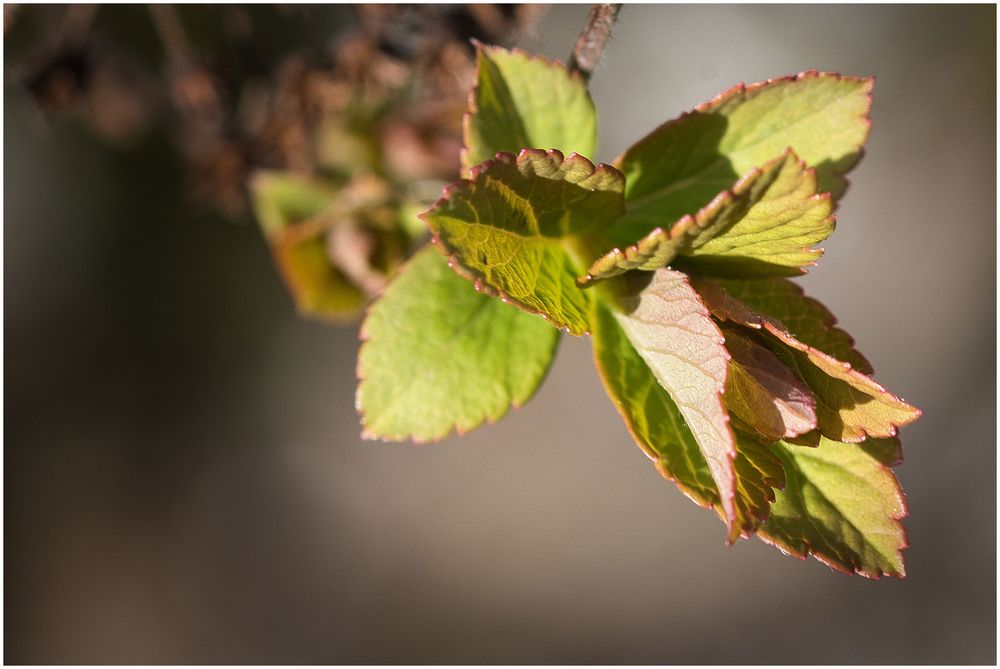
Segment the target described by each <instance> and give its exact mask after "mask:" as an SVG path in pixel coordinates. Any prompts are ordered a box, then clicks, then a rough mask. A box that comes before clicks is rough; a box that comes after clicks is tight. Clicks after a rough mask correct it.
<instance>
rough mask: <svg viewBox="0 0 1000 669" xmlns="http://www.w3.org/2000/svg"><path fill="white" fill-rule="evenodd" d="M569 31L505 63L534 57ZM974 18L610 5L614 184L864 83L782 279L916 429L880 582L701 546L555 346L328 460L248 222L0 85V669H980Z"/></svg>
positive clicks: (992, 207)
mask: <svg viewBox="0 0 1000 669" xmlns="http://www.w3.org/2000/svg"><path fill="white" fill-rule="evenodd" d="M585 14H586V7H585V6H583V5H567V6H558V7H556V8H553V9H552V10H551V11H550V12H549V13H548V14H547V15H546V17H545V18H544V20H543V22H542V30H541V31H540V33H539V34H540V35H541V36H542V37H540V38H538V39H534V40H531V39H529V40H527V41H526V42H525V43H524V46H526V47H528V48H531V49H535V50H538V51H541V52H543V53H545V54H548V55H551V56H557V57H565V56H566V55H567V54H568V52H569V49H570V47H571V45H572V42H573V40H574V38H575V36H576V34H577V32H578V30H579V28H580V26H581V25H582V22H583V19H584V16H585ZM124 15H125V16H126V17H127V16H128V14H127V13H126V14H124ZM338 20H340V19H339V18H338V14H337V13H336V12H335V11H330V12H329V13H327V12H326V11H323V10H318V11H317V12H316V13H315V14H313V15H312V18H310V20H309V21H308V27H309V30H310V31H311V32H310V35H312V36H313V37H315V36H316V35H322V34H323V31H324V30H325V29H327V28H330V29H332V28H333V27H335V24H336V21H338ZM324 22H325V23H324ZM995 26H996V8H995V7H994V6H984V5H980V6H932V5H922V6H904V5H893V6H859V5H846V6H803V7H797V6H787V5H783V6H752V5H743V6H698V7H691V6H682V5H678V6H672V5H668V6H655V5H641V6H626V7H625V9H624V10H623V12H622V14H621V17H620V21H619V23H618V25H617V27H616V29H615V33H614V39H613V41H612V43H611V44H610V45H609V47H608V48H607V50H606V52H605V55H604V59H603V61H602V63H601V65H600V67H599V69H598V71H597V73H596V75H595V76H594V78H593V81H592V90H593V95H594V97H595V99H596V102H597V106H598V109H599V113H600V122H601V144H600V155H599V156H598V158H600V159H602V160H610V159H612V158H613V157H614V156H615V155H617V154H618V152H619V151H620V150H621V149H623V148H624V147H626V146H627V145H628V144H629V143H631V142H632V141H634V140H635V139H637V138H639V137H640V136H642V135H643V134H645V133H646V132H647V131H648V130H649V129H651V128H652V127H654V126H655V125H657V124H658V123H660V122H661V121H663V120H665V119H667V118H670V117H673V116H675V115H677V114H678V113H680V112H681V111H683V110H685V109H688V108H690V107H692V106H694V105H695V104H697V103H698V102H700V101H702V100H705V99H708V98H710V97H711V96H713V95H714V94H715V93H717V92H719V91H720V90H722V89H724V88H726V87H728V86H730V85H732V84H734V83H736V82H738V81H748V82H749V81H756V80H760V79H764V78H767V77H770V76H776V75H781V74H787V73H794V72H797V71H800V70H803V69H808V68H818V69H822V70H833V71H841V72H844V73H850V74H857V75H868V74H874V75H876V76H877V77H878V79H877V84H876V92H875V106H874V110H873V112H872V118H873V119H874V129H873V133H872V136H871V140H870V142H869V144H868V147H867V155H866V157H865V159H864V160H863V161H862V163H861V165H860V166H859V167H858V168H857V169H856V170H855V172H854V173H853V176H852V182H853V183H852V186H851V188H850V191H849V192H848V194H847V196H846V197H845V199H844V200H843V204H842V206H841V208H840V210H839V225H838V229H837V231H836V232H835V233H834V235H833V236H832V238H831V239H830V240H828V242H827V243H826V248H827V253H826V256H825V258H824V259H823V261H822V262H821V264H820V266H819V267H818V268H816V269H815V270H814V271H813V272H812V273H811V274H810V275H809V276H807V277H805V278H804V280H803V283H804V284H805V286H806V287H807V289H808V290H809V291H810V292H811V294H813V295H814V296H816V297H818V298H820V299H821V300H822V301H824V302H825V303H826V304H827V305H828V306H829V307H830V308H831V309H832V310H833V311H834V313H836V314H837V315H838V316H839V318H840V321H841V324H842V325H843V326H844V327H845V328H846V329H847V330H848V331H849V332H851V333H852V334H853V335H854V337H855V339H856V340H857V342H858V345H859V348H860V349H861V350H862V351H864V352H865V354H866V355H867V356H868V357H869V358H870V359H871V360H872V361H873V363H874V365H875V368H876V377H877V378H878V379H879V380H880V381H881V382H883V383H884V384H886V385H887V386H888V387H889V388H891V389H893V390H895V391H896V392H898V393H900V394H901V395H902V396H904V397H905V398H906V399H907V400H910V401H912V402H913V403H915V404H916V405H917V406H919V407H921V408H922V409H923V410H924V412H925V415H924V417H923V419H922V420H920V421H919V422H918V423H917V424H915V425H913V426H911V427H909V428H907V429H906V430H904V433H903V437H904V446H905V453H906V462H905V464H903V465H902V466H901V467H900V468H899V469H898V470H897V471H898V474H899V476H900V478H901V480H902V482H903V485H904V487H905V489H906V491H907V493H908V495H909V501H910V508H911V517H910V519H909V520H908V521H907V523H906V525H907V529H908V531H909V536H910V542H911V544H912V548H910V549H909V551H908V552H907V563H908V569H909V577H908V578H907V579H905V580H903V581H892V580H883V581H880V582H871V581H867V580H864V579H861V578H857V577H854V578H850V577H846V576H843V575H841V574H837V573H834V572H832V571H830V570H829V569H827V568H826V567H824V566H823V565H821V564H819V563H818V562H816V561H814V560H808V561H805V562H802V561H799V560H796V559H792V558H789V557H785V556H783V555H781V554H780V553H778V552H777V551H776V550H774V549H773V548H770V547H768V546H765V545H763V544H762V543H761V542H759V541H757V540H752V541H744V542H740V543H739V544H738V545H736V546H735V547H732V548H726V547H724V546H723V530H722V526H721V525H720V524H719V523H718V521H717V520H716V519H715V518H714V517H713V516H712V515H711V514H709V513H708V512H705V511H703V510H701V509H699V508H697V507H695V506H694V505H692V504H691V503H690V502H688V501H687V500H686V499H685V498H684V497H683V496H682V495H681V494H680V493H678V492H677V490H676V489H675V488H674V487H673V486H672V485H671V484H669V483H666V482H664V481H663V480H661V478H660V477H659V475H658V474H657V473H656V471H655V470H654V469H653V467H652V466H651V465H650V463H649V462H648V461H647V460H646V458H645V456H644V455H643V454H642V453H641V452H640V451H639V449H638V448H636V447H635V446H634V445H633V444H632V443H631V442H630V440H629V437H628V435H627V433H626V431H625V428H624V427H623V426H622V424H621V422H620V420H619V418H618V416H617V414H616V412H615V410H614V409H613V407H612V406H611V404H610V403H609V402H608V401H607V400H606V398H605V396H604V393H603V390H602V389H601V387H600V384H599V381H598V379H597V376H596V373H595V372H594V370H593V365H592V363H591V361H590V345H589V342H588V341H587V340H585V339H581V340H575V339H570V338H564V340H563V344H562V346H561V349H560V352H559V356H558V359H557V361H556V364H555V366H554V368H553V369H552V371H551V374H550V376H549V378H548V380H547V382H546V383H545V385H544V386H543V388H542V390H541V391H540V392H539V394H538V395H537V397H536V398H535V399H534V400H533V401H532V402H531V403H530V404H528V405H527V406H525V407H524V408H522V409H520V410H518V411H516V412H514V413H512V414H511V415H510V416H508V417H507V418H506V419H505V420H503V421H502V422H501V423H499V424H497V425H494V426H489V427H485V428H483V429H480V430H478V431H476V432H474V433H472V434H470V435H468V436H466V437H465V438H463V439H451V440H449V441H447V442H444V443H442V444H438V445H428V446H421V447H414V446H410V445H399V444H380V443H367V442H362V441H360V439H359V438H358V432H359V428H358V421H357V417H356V415H355V412H354V405H353V392H354V386H355V379H354V361H355V356H356V352H357V341H356V330H355V328H353V327H346V326H345V327H339V328H338V327H331V326H327V325H322V324H318V323H315V322H307V321H304V320H301V319H299V318H298V317H297V316H296V314H295V312H294V308H293V306H292V304H291V302H290V300H289V299H288V297H287V295H286V293H285V291H284V288H283V286H282V285H281V283H280V281H279V279H278V277H277V275H276V273H275V271H274V269H273V266H272V264H271V259H270V256H269V253H268V250H267V247H266V245H265V243H264V242H263V240H262V238H261V236H260V234H259V232H258V230H257V228H256V226H255V225H254V224H253V222H252V221H251V220H249V219H247V220H246V221H244V222H243V223H232V222H229V221H226V220H224V219H222V218H219V217H217V216H214V215H211V214H208V213H204V212H202V211H200V210H198V209H197V208H195V207H192V206H191V205H190V202H189V199H188V196H187V191H186V190H185V187H184V178H185V175H184V173H183V171H182V168H181V166H180V164H179V163H178V161H177V158H176V156H175V154H174V153H173V152H172V151H171V149H170V146H169V144H168V143H167V142H166V141H165V140H164V139H163V137H162V135H161V134H160V133H157V132H152V133H150V134H149V135H147V136H146V137H145V139H143V140H142V141H141V142H139V143H137V144H135V145H133V146H130V147H127V148H118V149H114V150H111V149H108V148H107V147H106V146H105V145H104V144H102V143H101V142H100V141H98V140H97V139H95V138H94V137H93V135H92V134H90V133H89V132H88V131H87V130H86V129H85V128H83V127H81V126H80V125H79V124H74V123H60V124H56V125H55V126H51V127H46V126H44V124H42V125H40V124H39V123H38V119H37V116H36V115H35V114H34V112H33V110H32V109H31V106H30V104H29V101H28V99H27V98H26V96H25V95H24V93H23V91H22V90H21V89H19V88H18V87H17V86H16V85H15V84H14V83H13V82H12V80H11V76H10V73H9V68H6V67H5V72H4V74H5V89H4V317H5V319H4V365H5V371H4V417H5V420H4V436H5V442H4V446H5V448H4V464H5V468H4V539H5V551H4V605H5V617H4V618H5V620H4V631H5V642H6V645H5V648H4V661H5V662H7V663H34V662H42V663H76V662H97V663H121V662H124V663H187V662H196V663H216V662H235V663H258V662H262V663H315V662H322V663H366V662H378V663H384V662H392V663H453V662H463V663H498V662H499V663H523V662H530V663H733V662H738V663H750V664H753V663H824V664H830V663H833V664H836V663H863V664H879V663H914V664H921V663H947V664H952V663H955V664H962V663H981V664H994V663H995V662H996V573H997V572H996V527H997V518H996V406H997V404H996V357H995V356H996V348H995V343H996V292H995V291H996V256H995V250H996V227H995V225H996V32H995Z"/></svg>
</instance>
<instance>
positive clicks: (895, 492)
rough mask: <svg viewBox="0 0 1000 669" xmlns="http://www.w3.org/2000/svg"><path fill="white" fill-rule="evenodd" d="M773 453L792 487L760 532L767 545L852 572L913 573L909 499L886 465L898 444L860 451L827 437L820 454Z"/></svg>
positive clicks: (785, 447) (876, 443)
mask: <svg viewBox="0 0 1000 669" xmlns="http://www.w3.org/2000/svg"><path fill="white" fill-rule="evenodd" d="M773 448H774V452H775V454H776V455H777V456H778V457H779V458H780V459H781V462H782V466H783V467H784V470H785V475H786V479H787V483H786V486H785V490H784V492H781V493H778V495H777V499H776V500H775V503H774V504H773V505H772V507H771V516H770V518H769V519H768V520H767V522H766V523H764V524H763V525H762V526H761V527H760V529H759V530H758V534H759V535H760V537H761V538H762V539H763V540H764V541H766V542H768V543H770V544H773V545H775V546H777V547H779V548H781V549H782V550H783V551H785V552H787V553H790V554H792V555H795V556H797V557H801V558H805V556H806V555H812V556H813V557H815V558H816V559H818V560H819V561H820V562H823V563H824V564H826V565H829V566H830V567H832V568H833V569H837V570H839V571H844V572H847V573H857V574H861V575H862V576H867V577H868V578H879V577H880V576H883V575H885V576H896V577H903V576H905V575H906V570H905V567H904V564H903V556H902V551H903V550H904V549H905V548H906V547H907V542H906V532H905V530H904V529H903V526H902V524H901V523H900V521H901V520H902V519H903V518H905V517H906V514H907V510H906V498H905V497H904V495H903V491H902V489H901V488H900V486H899V482H898V481H897V480H896V477H895V475H894V474H893V473H892V470H891V469H889V467H888V466H886V464H885V462H887V461H889V460H890V459H891V458H892V454H893V453H894V452H896V451H898V442H897V441H896V440H894V439H885V440H875V439H869V440H868V441H867V442H865V443H864V444H857V445H855V444H843V443H838V442H835V441H832V440H829V439H826V438H823V439H822V441H821V443H820V445H819V447H818V448H804V447H801V446H793V445H791V444H787V443H785V442H779V443H777V444H775V445H774V447H773Z"/></svg>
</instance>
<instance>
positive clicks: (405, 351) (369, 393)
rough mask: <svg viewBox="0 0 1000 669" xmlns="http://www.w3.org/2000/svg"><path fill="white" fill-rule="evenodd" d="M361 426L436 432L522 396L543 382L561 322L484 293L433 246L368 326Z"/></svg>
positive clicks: (387, 431)
mask: <svg viewBox="0 0 1000 669" xmlns="http://www.w3.org/2000/svg"><path fill="white" fill-rule="evenodd" d="M361 338H362V339H363V340H364V342H365V343H364V344H363V345H362V347H361V351H360V353H359V355H358V376H359V378H360V379H361V382H360V384H359V386H358V393H357V407H358V410H359V411H360V413H361V421H362V424H363V425H364V432H363V436H364V437H366V438H379V439H385V440H391V441H399V440H405V439H412V440H413V441H417V442H425V441H434V440H437V439H441V438H443V437H445V436H446V435H447V434H448V433H449V432H450V431H451V430H452V429H455V430H456V431H457V432H458V433H459V434H461V433H463V432H467V431H469V430H471V429H473V428H475V427H477V426H478V425H480V424H482V422H483V421H490V422H493V421H496V420H498V419H499V418H501V417H502V416H503V415H504V414H505V413H507V410H508V409H509V407H510V406H512V405H513V406H515V407H516V406H520V405H521V404H523V403H524V402H526V401H527V400H528V399H530V398H531V396H532V395H533V394H534V392H535V390H536V389H537V388H538V386H539V385H540V384H541V382H542V380H543V379H544V377H545V374H546V372H547V371H548V369H549V365H550V364H551V362H552V358H553V356H554V355H555V349H556V344H557V343H558V339H559V331H558V330H556V329H554V328H552V327H550V326H549V325H547V324H546V323H545V321H543V320H542V319H540V318H536V317H534V316H530V315H528V314H525V313H523V312H520V311H518V310H517V309H514V308H513V307H511V306H509V305H506V304H503V303H502V302H500V301H499V300H495V299H493V298H492V297H489V296H487V295H483V294H481V293H477V292H476V291H475V290H473V288H472V286H471V285H469V283H468V282H467V281H465V280H464V279H462V278H461V277H459V276H457V275H456V274H455V273H454V272H452V271H451V270H450V269H448V265H447V263H446V261H445V259H444V258H443V257H442V256H441V254H440V253H439V252H438V251H437V249H435V248H433V247H431V246H427V247H425V248H424V249H423V250H421V251H420V252H419V253H417V255H415V256H414V257H413V258H412V259H411V260H410V262H409V263H408V264H407V265H405V266H404V268H403V269H402V270H401V271H400V273H399V274H398V275H397V277H396V279H395V280H394V281H393V282H392V283H391V284H389V287H388V288H387V289H386V291H385V294H384V295H383V297H382V299H380V300H379V301H377V302H376V303H375V304H373V305H372V307H371V308H370V309H369V311H368V315H367V316H366V318H365V320H364V323H363V324H362V327H361Z"/></svg>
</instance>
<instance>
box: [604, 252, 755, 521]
mask: <svg viewBox="0 0 1000 669" xmlns="http://www.w3.org/2000/svg"><path fill="white" fill-rule="evenodd" d="M646 282H648V283H646ZM644 283H645V284H646V285H643V284H644ZM615 302H616V306H617V307H618V310H617V311H615V313H614V317H615V320H616V321H617V322H618V324H619V325H620V326H621V328H622V330H623V331H624V332H625V336H626V337H627V338H628V340H629V341H630V342H631V343H632V346H633V347H635V350H636V352H637V353H638V354H639V357H641V358H642V359H643V361H645V363H646V365H648V366H649V369H650V371H651V372H652V374H653V376H654V377H656V380H657V381H658V382H659V384H660V385H661V386H662V387H663V389H664V390H666V391H667V393H668V394H669V395H670V398H671V399H672V400H673V402H674V403H675V404H676V405H677V408H678V410H679V411H680V414H681V416H682V417H683V418H684V422H685V423H686V424H687V426H688V429H690V430H691V433H692V434H693V435H694V437H695V440H696V441H697V442H698V447H699V449H700V450H701V452H702V454H703V455H704V456H705V459H706V460H707V461H708V466H709V470H710V471H711V473H712V479H713V480H714V481H715V485H716V488H717V490H718V491H719V496H720V498H721V505H722V510H723V514H724V518H725V521H726V526H727V528H729V536H730V540H732V539H735V538H736V534H738V532H739V526H738V524H737V523H736V522H735V521H736V510H735V506H734V501H733V498H734V497H735V495H736V475H735V472H734V469H733V459H734V458H735V457H736V444H735V438H734V437H733V432H732V430H731V429H730V427H729V415H728V412H727V411H726V407H725V405H724V404H723V400H722V395H723V392H724V391H725V386H726V370H727V367H728V364H729V354H728V353H727V352H726V347H725V339H724V338H723V336H722V333H721V332H720V331H719V328H718V327H717V326H716V325H715V323H714V322H713V321H712V318H711V317H710V316H709V313H708V310H707V309H706V308H705V305H704V304H702V301H701V298H699V297H698V294H697V293H696V292H695V291H694V290H693V289H692V288H691V286H690V285H689V284H688V280H687V277H686V276H685V275H684V274H681V273H680V272H675V271H673V270H669V269H661V270H657V271H655V272H652V273H649V274H644V275H642V274H640V275H627V276H626V277H622V279H621V280H620V283H619V285H618V287H617V293H616V295H615Z"/></svg>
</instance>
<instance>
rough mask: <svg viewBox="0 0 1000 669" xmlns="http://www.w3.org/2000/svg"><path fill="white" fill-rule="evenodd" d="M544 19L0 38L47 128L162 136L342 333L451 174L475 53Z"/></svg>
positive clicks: (50, 17) (235, 13)
mask: <svg viewBox="0 0 1000 669" xmlns="http://www.w3.org/2000/svg"><path fill="white" fill-rule="evenodd" d="M543 11H544V10H543V9H542V8H540V7H538V6H535V5H517V6H515V5H415V6H398V5H351V6H344V7H342V8H339V18H340V21H339V22H338V23H337V25H336V26H335V27H334V29H333V30H332V31H330V32H329V34H325V35H322V36H319V37H316V36H310V35H309V33H308V31H307V30H305V29H304V27H305V26H308V24H309V22H310V21H311V20H313V19H314V18H315V15H316V14H317V12H316V10H315V9H314V8H310V7H307V6H301V7H299V6H295V7H243V6H237V5H225V6H214V7H205V6H203V7H196V6H171V5H150V6H136V7H132V8H129V9H127V10H123V9H121V8H114V7H104V6H97V5H77V6H69V7H58V6H52V7H40V6H18V5H6V6H5V14H4V18H5V24H4V28H5V33H6V38H7V41H8V44H10V43H13V47H12V48H8V55H11V56H12V58H11V60H13V61H14V64H15V68H14V71H15V73H16V77H17V79H18V80H19V81H20V82H21V83H22V84H23V85H24V86H25V87H26V88H27V90H28V91H29V92H30V93H31V96H32V98H33V99H34V100H35V102H36V103H37V107H38V109H39V111H40V113H41V115H42V116H43V117H44V118H46V119H47V120H49V121H52V122H58V121H59V120H60V119H64V118H75V119H78V120H80V121H82V122H83V123H86V124H87V125H89V126H90V127H91V128H92V129H93V130H94V131H95V132H96V133H97V134H99V135H100V136H101V137H103V138H105V139H106V140H107V141H108V142H110V143H113V144H123V143H128V142H129V141H130V140H131V139H133V138H135V137H136V136H138V135H140V134H142V133H144V132H146V131H148V130H149V129H150V128H152V127H162V128H166V129H168V131H169V132H170V134H171V136H172V138H173V140H174V143H175V145H176V147H177V150H178V151H179V152H180V154H181V155H182V156H183V158H184V160H185V161H186V163H187V165H188V169H189V183H190V185H191V189H192V192H193V194H194V195H195V196H196V197H197V198H198V199H199V200H201V201H203V202H205V203H208V204H210V205H211V206H213V207H215V208H217V209H218V210H220V211H221V212H222V213H224V214H225V215H227V216H229V217H231V218H234V219H239V218H242V217H244V216H245V214H246V213H247V212H248V207H247V204H248V203H250V204H252V205H253V209H254V210H255V213H256V215H257V218H258V220H259V221H260V223H261V225H262V227H263V229H264V231H265V236H266V238H267V240H268V243H269V244H270V245H271V248H272V251H273V255H274V258H275V262H276V264H277V267H278V270H279V272H280V274H281V275H282V277H283V278H284V280H285V282H286V285H287V286H288V289H289V291H290V293H291V295H292V298H293V299H294V301H295V303H296V305H297V306H298V308H299V309H300V311H301V312H302V313H305V314H310V315H315V316H318V317H321V318H325V319H334V320H340V319H344V318H352V317H354V316H356V315H357V313H358V308H359V307H360V306H361V305H363V304H364V303H365V301H367V300H368V299H370V298H371V297H372V296H374V295H377V294H378V293H379V292H380V291H381V290H382V288H383V287H384V284H385V278H386V277H387V276H388V275H390V274H391V273H392V272H393V271H395V269H396V268H397V267H398V266H399V264H400V263H401V262H402V260H404V259H405V258H406V257H407V256H408V255H409V253H410V252H411V251H412V250H413V245H412V242H413V241H414V240H415V239H417V238H419V237H420V236H422V235H423V234H424V231H425V230H426V227H425V226H424V225H423V224H422V223H421V222H420V221H419V220H417V218H416V215H417V213H419V212H420V211H421V210H423V209H426V208H427V206H428V205H429V204H430V203H431V202H432V201H433V200H434V198H436V197H437V193H439V192H440V188H441V186H442V185H443V183H445V182H447V181H450V180H452V179H454V178H455V177H456V176H458V169H459V152H460V150H461V147H462V114H463V112H464V110H465V105H466V100H467V97H468V89H469V87H470V86H471V84H472V82H473V79H474V76H475V75H474V72H475V60H474V59H475V51H474V48H473V45H472V41H471V40H474V39H480V40H486V41H491V42H498V43H510V42H512V41H513V40H515V39H516V38H517V37H518V36H519V35H521V34H524V33H525V32H530V31H531V30H532V29H533V27H534V25H535V23H536V22H537V20H538V18H540V17H541V15H542V14H543ZM123 12H128V16H124V15H123ZM136 19H138V21H137V20H136ZM137 24H138V25H139V26H140V30H139V31H136V25H137ZM142 29H145V30H144V31H143V30H142ZM276 34H277V35H285V36H284V37H276ZM304 36H306V37H305V38H304ZM262 171H263V172H264V173H262V174H257V173H258V172H262ZM295 184H299V185H298V186H296V185H295ZM317 189H318V190H322V191H324V192H325V193H326V202H325V204H323V205H322V206H318V204H317V202H316V199H315V192H316V190H317ZM296 193H298V194H300V195H301V196H302V197H303V200H302V201H301V202H296V201H295V198H296ZM276 212H281V213H280V217H281V219H282V222H281V223H280V224H276V218H275V216H276V215H278V214H276Z"/></svg>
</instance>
